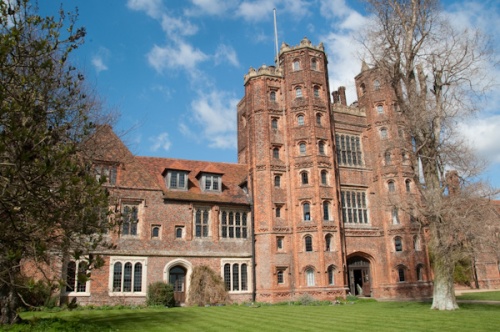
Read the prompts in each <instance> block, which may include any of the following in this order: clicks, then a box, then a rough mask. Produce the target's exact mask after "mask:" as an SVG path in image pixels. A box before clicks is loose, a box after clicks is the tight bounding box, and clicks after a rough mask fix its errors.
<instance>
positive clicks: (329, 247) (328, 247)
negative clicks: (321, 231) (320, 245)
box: [325, 234, 333, 251]
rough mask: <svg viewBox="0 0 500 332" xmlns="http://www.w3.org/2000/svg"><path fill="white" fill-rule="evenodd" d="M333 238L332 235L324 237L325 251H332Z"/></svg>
mask: <svg viewBox="0 0 500 332" xmlns="http://www.w3.org/2000/svg"><path fill="white" fill-rule="evenodd" d="M332 241H333V236H332V234H326V235H325V251H333V250H332V249H333V243H332Z"/></svg>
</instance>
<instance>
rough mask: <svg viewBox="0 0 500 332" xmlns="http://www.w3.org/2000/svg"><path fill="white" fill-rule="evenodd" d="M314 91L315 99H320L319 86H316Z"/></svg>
mask: <svg viewBox="0 0 500 332" xmlns="http://www.w3.org/2000/svg"><path fill="white" fill-rule="evenodd" d="M313 91H314V97H316V98H319V86H317V85H315V86H314V88H313Z"/></svg>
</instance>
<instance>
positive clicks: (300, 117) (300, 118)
mask: <svg viewBox="0 0 500 332" xmlns="http://www.w3.org/2000/svg"><path fill="white" fill-rule="evenodd" d="M304 123H305V122H304V115H303V114H299V115H298V116H297V124H298V125H299V126H303V125H304Z"/></svg>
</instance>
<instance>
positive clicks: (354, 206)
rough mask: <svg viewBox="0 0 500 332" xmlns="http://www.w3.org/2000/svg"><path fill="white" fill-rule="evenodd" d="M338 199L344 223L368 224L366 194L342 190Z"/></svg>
mask: <svg viewBox="0 0 500 332" xmlns="http://www.w3.org/2000/svg"><path fill="white" fill-rule="evenodd" d="M340 199H341V203H342V218H343V219H344V223H350V224H351V223H354V224H357V223H359V224H367V223H368V222H369V221H368V208H367V204H366V194H365V193H364V192H361V191H351V190H342V191H341V192H340Z"/></svg>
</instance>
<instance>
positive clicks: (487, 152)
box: [459, 115, 500, 163]
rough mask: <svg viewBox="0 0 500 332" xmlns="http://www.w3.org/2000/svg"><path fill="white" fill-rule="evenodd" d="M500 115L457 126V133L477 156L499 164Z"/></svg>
mask: <svg viewBox="0 0 500 332" xmlns="http://www.w3.org/2000/svg"><path fill="white" fill-rule="evenodd" d="M498 128H500V115H492V116H488V117H483V118H481V119H474V120H472V121H468V122H467V123H461V124H460V125H459V133H460V134H461V135H462V136H463V137H464V138H465V139H466V141H467V142H468V143H469V145H470V146H471V147H472V148H474V150H475V151H476V152H477V153H478V155H479V156H481V157H483V158H485V159H486V160H488V161H489V162H491V163H500V144H498V143H499V142H500V130H498Z"/></svg>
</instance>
